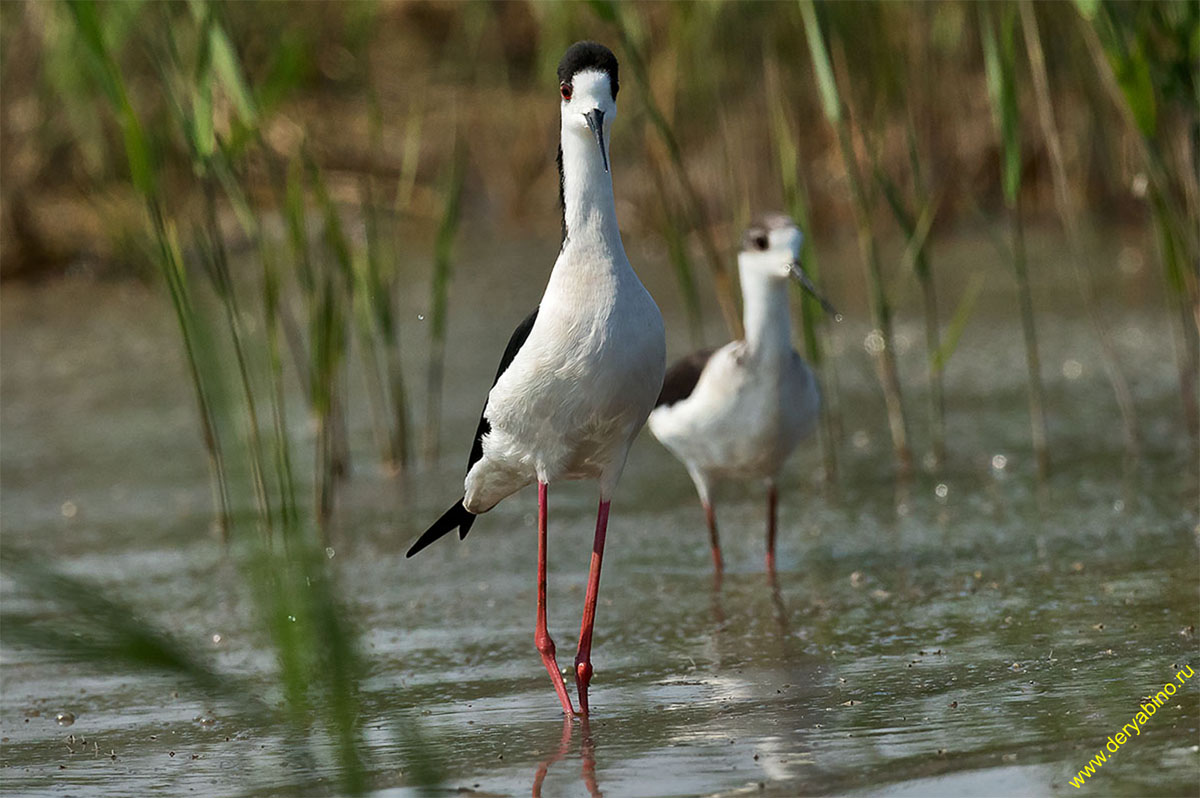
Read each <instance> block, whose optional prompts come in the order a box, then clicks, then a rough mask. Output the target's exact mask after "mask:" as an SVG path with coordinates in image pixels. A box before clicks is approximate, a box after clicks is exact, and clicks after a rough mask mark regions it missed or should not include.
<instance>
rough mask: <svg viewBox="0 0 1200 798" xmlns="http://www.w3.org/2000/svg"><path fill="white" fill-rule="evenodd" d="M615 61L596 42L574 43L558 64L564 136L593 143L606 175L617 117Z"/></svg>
mask: <svg viewBox="0 0 1200 798" xmlns="http://www.w3.org/2000/svg"><path fill="white" fill-rule="evenodd" d="M619 88H620V84H619V83H618V80H617V57H616V56H615V55H613V53H612V50H610V49H608V48H607V47H605V46H604V45H603V44H597V43H596V42H576V43H575V44H572V45H571V46H570V47H568V48H567V52H566V53H564V54H563V57H562V60H561V61H559V62H558V91H559V94H560V95H561V97H562V127H563V134H564V135H566V134H567V133H568V132H571V133H573V134H575V135H579V136H586V137H589V138H592V139H595V142H596V146H598V147H599V148H600V157H601V159H602V160H603V163H604V171H606V172H607V171H608V147H607V144H606V143H607V141H608V131H609V130H611V129H612V123H613V119H615V118H616V116H617V90H618V89H619Z"/></svg>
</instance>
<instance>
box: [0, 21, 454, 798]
mask: <svg viewBox="0 0 1200 798" xmlns="http://www.w3.org/2000/svg"><path fill="white" fill-rule="evenodd" d="M68 8H69V10H70V13H71V17H72V19H73V21H74V25H75V30H76V31H77V33H78V36H79V38H80V40H81V41H82V42H83V43H84V45H85V49H84V51H83V56H84V57H85V58H86V68H88V69H90V70H91V71H92V74H93V75H94V77H95V79H96V80H97V82H99V83H100V85H101V86H102V87H103V88H104V94H105V98H106V100H107V102H108V105H109V109H110V111H111V112H112V113H113V114H114V115H115V116H116V117H117V119H118V120H119V123H120V126H121V128H122V131H123V133H124V135H123V148H124V154H125V158H126V162H127V164H128V167H129V170H130V175H131V182H132V183H133V185H134V187H135V188H136V190H137V191H138V193H139V195H140V196H141V198H142V201H143V203H144V205H145V208H146V220H147V224H148V226H149V228H150V234H151V236H152V238H153V240H154V241H155V242H156V245H157V248H156V263H157V264H158V268H159V273H160V274H161V276H162V278H163V281H164V283H165V285H166V287H167V290H168V294H169V296H170V297H171V300H172V306H173V308H174V310H175V317H176V321H177V322H178V328H179V332H180V339H181V341H182V343H183V348H184V352H185V356H186V359H187V362H188V366H189V374H190V375H191V379H192V384H193V388H194V391H195V394H196V396H197V400H198V406H199V408H200V416H201V425H202V428H203V429H204V433H205V434H204V439H205V442H206V447H207V449H208V451H209V457H210V463H211V464H212V465H213V474H214V485H215V488H214V491H215V493H216V494H217V496H218V500H219V507H220V515H221V518H222V519H223V522H224V531H225V533H226V535H227V540H228V542H229V547H228V549H227V551H228V553H229V555H230V557H231V558H232V560H233V562H234V563H235V565H236V567H237V569H238V572H239V573H240V574H241V576H242V588H243V590H244V592H245V595H246V597H247V598H248V600H249V601H250V604H251V606H252V607H253V608H254V611H255V615H256V617H257V621H258V623H259V625H260V629H261V630H262V632H263V636H264V639H267V640H269V641H270V649H271V650H272V652H273V653H274V656H275V663H276V678H277V683H278V685H279V687H280V688H281V690H282V693H283V696H284V700H283V703H282V707H281V708H280V709H281V711H276V710H275V708H272V707H269V706H268V705H267V703H266V702H265V701H264V700H263V699H262V698H261V693H260V692H259V691H258V690H256V689H255V688H252V687H250V686H249V683H248V682H247V681H246V680H245V679H244V678H243V677H241V676H238V675H233V674H228V673H221V672H218V671H217V670H216V669H214V667H213V666H212V665H211V664H210V663H209V662H208V661H207V658H206V657H204V656H203V655H201V654H199V653H198V652H196V651H194V650H191V649H190V648H189V647H188V646H186V645H184V644H183V643H181V642H180V641H179V639H178V638H177V637H176V636H175V635H173V634H172V633H170V632H168V631H166V630H164V629H162V628H161V627H159V626H157V625H156V624H154V623H153V622H151V621H147V620H144V619H141V618H139V616H138V613H137V612H136V611H135V608H134V607H132V606H131V605H130V604H129V603H128V602H125V601H123V600H122V599H120V598H119V597H114V596H113V595H112V592H111V591H109V590H106V589H104V588H101V587H99V586H96V585H93V584H91V583H89V582H87V581H85V580H80V579H76V578H71V577H67V576H64V575H62V574H60V573H58V572H56V571H55V570H54V568H53V567H51V566H48V565H46V564H44V563H40V562H38V561H36V560H35V559H33V558H31V557H29V556H26V555H22V554H20V553H14V552H13V551H12V549H11V547H6V549H5V551H4V558H3V563H2V565H3V568H4V571H5V573H6V575H7V576H8V577H10V578H12V579H13V580H15V582H16V583H17V584H18V585H19V586H20V587H21V589H22V590H24V591H25V592H26V593H27V594H28V595H29V596H30V597H31V598H34V599H36V600H37V601H39V602H40V604H41V605H43V606H44V605H46V604H49V605H52V606H54V607H55V608H56V609H57V612H56V613H55V614H53V615H52V616H51V618H50V619H49V620H46V619H44V618H43V619H39V620H37V621H36V622H35V620H34V619H33V617H32V616H29V615H24V614H20V613H19V612H18V613H12V612H8V611H6V613H5V617H4V619H3V624H2V627H0V628H2V629H3V631H4V635H5V642H6V643H9V642H12V643H13V644H16V645H23V646H32V647H35V648H37V649H40V650H41V651H43V652H44V653H45V654H46V655H48V656H52V657H56V658H60V659H65V660H69V661H83V662H87V663H89V664H92V665H94V666H97V667H104V668H109V669H118V670H122V669H138V670H152V671H157V672H161V673H165V674H168V675H173V676H176V677H179V678H182V679H184V680H185V681H188V682H190V683H191V684H192V685H194V686H195V687H196V688H197V689H199V690H201V691H204V692H206V693H208V694H210V695H212V696H215V697H220V698H222V699H224V700H228V701H230V702H231V703H233V704H235V705H236V706H237V707H238V710H237V711H240V712H244V713H248V714H249V715H252V716H253V717H254V719H255V720H254V721H253V722H255V723H258V724H261V725H263V726H273V725H275V724H276V723H277V722H279V723H282V725H283V728H284V731H285V733H286V734H287V735H288V737H289V740H290V742H291V744H292V746H291V747H293V748H294V749H295V750H297V751H300V752H301V758H302V759H303V760H304V761H305V762H311V763H316V764H317V765H318V766H320V767H324V766H328V767H330V768H332V769H333V771H334V772H335V773H336V781H337V784H338V789H339V791H340V792H342V793H345V794H352V795H357V794H362V793H363V792H364V791H365V789H366V785H367V780H366V778H367V777H366V774H367V764H366V761H365V759H364V755H363V751H364V747H363V740H362V722H363V712H364V708H363V705H362V701H361V698H360V689H361V687H360V685H361V681H362V678H363V676H364V673H365V669H364V665H363V661H362V658H361V654H360V651H359V644H358V641H357V633H356V630H355V629H354V625H353V623H352V622H351V621H350V619H349V612H348V611H347V609H346V607H345V606H344V604H343V602H342V600H341V599H340V598H339V595H338V588H337V581H336V577H335V575H334V573H333V572H332V571H331V567H330V564H329V560H328V558H327V557H326V555H325V543H324V529H325V527H326V524H327V521H328V515H329V512H330V506H331V504H332V500H331V496H330V495H329V494H330V493H331V492H332V486H331V475H332V469H331V468H330V464H329V460H330V453H331V451H332V449H333V447H334V443H333V432H332V430H333V427H334V418H333V417H334V414H335V413H336V412H337V407H338V405H339V402H341V401H342V399H341V398H340V370H341V366H342V361H343V359H344V352H345V335H346V330H347V322H346V319H345V314H346V309H347V307H348V303H349V299H350V296H351V295H352V292H353V290H354V286H353V274H352V263H351V254H350V245H349V242H348V240H347V238H346V236H345V234H344V233H343V231H342V229H341V224H340V220H339V218H338V214H337V212H336V208H335V207H334V206H333V204H332V201H331V200H330V198H329V195H328V192H327V190H326V189H325V187H324V184H323V181H322V179H321V176H320V174H319V171H318V170H316V169H315V166H314V165H313V164H312V163H311V162H310V163H309V170H310V174H309V178H310V180H311V182H312V184H313V186H314V188H315V193H316V194H317V197H318V200H319V204H320V206H321V209H322V212H323V215H324V221H325V241H326V245H327V246H328V248H329V249H330V251H331V252H332V258H331V261H330V262H325V263H322V264H321V265H319V266H318V264H317V263H316V262H313V261H310V260H309V258H308V245H307V240H306V230H305V227H304V224H303V218H304V217H303V213H302V212H301V209H300V206H301V205H302V203H299V202H294V203H292V204H293V207H292V209H291V210H292V215H294V216H296V219H295V220H294V223H293V226H292V230H291V237H292V239H293V250H292V251H293V253H294V254H298V255H301V256H302V257H299V258H297V261H296V265H297V267H298V268H297V273H298V275H299V277H300V282H301V283H303V284H304V285H305V287H306V288H309V289H311V290H310V291H309V292H308V293H309V294H310V298H311V300H312V301H311V308H310V309H311V314H310V330H309V332H310V334H311V348H310V352H311V354H312V357H311V360H310V362H309V363H308V367H309V369H310V370H309V372H308V373H307V375H306V376H307V377H308V379H309V392H310V396H311V398H312V401H313V403H314V406H315V408H316V410H317V412H318V418H319V421H320V424H321V429H320V430H319V431H318V435H317V440H316V443H315V446H314V448H315V449H316V452H317V458H316V459H317V461H318V473H317V481H316V483H315V484H314V489H313V491H312V492H313V493H314V494H315V496H316V499H315V502H314V505H313V507H314V509H313V512H312V513H311V514H310V513H306V512H304V511H303V509H302V507H301V503H300V500H299V497H300V496H302V495H303V493H304V491H303V490H302V489H300V488H299V487H298V486H297V485H296V482H295V477H294V475H293V470H292V465H291V449H292V446H293V444H292V441H291V437H290V431H289V426H288V423H287V417H286V412H285V404H284V391H283V385H282V381H283V362H282V354H281V329H280V327H281V313H280V309H281V307H282V306H283V302H284V298H283V290H282V287H283V280H282V278H281V274H280V265H281V264H280V262H279V261H278V259H277V257H276V256H275V254H274V252H273V250H272V248H271V247H270V246H269V245H268V243H267V241H266V238H265V236H264V235H263V232H262V230H261V228H260V227H259V225H258V223H257V221H256V217H255V213H254V211H253V210H252V209H251V207H250V205H249V202H248V200H247V196H246V194H245V192H244V191H243V189H242V187H241V185H240V183H239V172H240V171H241V169H242V168H243V166H244V163H243V162H242V161H241V160H240V158H241V157H244V156H245V154H246V151H245V149H244V147H246V146H253V142H255V141H256V140H257V137H256V136H255V134H254V130H253V128H254V127H255V125H256V124H257V118H256V114H255V111H254V106H253V101H252V99H251V93H250V90H249V89H248V87H247V85H246V83H245V81H244V78H243V76H242V73H241V69H240V66H239V65H238V63H237V59H236V56H235V55H234V53H233V50H232V47H231V46H230V45H229V42H228V37H227V36H226V34H225V33H224V30H223V28H222V26H221V22H220V20H219V17H218V14H217V13H216V11H215V9H214V8H213V7H211V6H208V5H207V4H203V3H194V4H192V5H191V6H190V7H189V10H190V12H191V22H190V24H188V23H187V22H185V21H183V20H181V19H180V16H179V15H178V14H174V15H172V13H171V12H166V16H165V24H166V25H167V26H168V27H169V28H171V29H170V30H167V31H165V37H166V38H165V40H161V39H157V38H155V33H156V32H162V31H161V29H157V30H156V29H154V28H151V29H149V30H147V31H144V32H143V33H142V34H141V35H142V37H143V38H144V39H145V41H146V42H147V44H148V47H149V49H150V52H151V53H152V54H153V57H154V58H156V59H157V63H158V67H159V74H160V76H161V80H162V85H161V90H162V93H163V96H164V97H165V98H166V100H167V102H168V103H169V105H170V108H171V113H170V119H171V120H172V121H173V123H174V125H175V129H174V130H173V131H171V133H172V135H177V136H179V137H180V139H182V140H183V142H184V143H185V147H186V148H187V151H188V152H189V153H190V155H191V157H192V159H193V162H194V166H195V174H196V179H197V180H198V181H199V182H200V184H201V190H202V193H203V197H204V206H203V208H202V212H201V216H200V219H199V220H196V221H194V222H189V220H188V219H187V218H186V217H185V216H183V215H182V214H180V215H178V216H177V213H176V211H175V210H173V208H172V204H171V203H170V202H169V201H168V199H167V196H166V195H165V194H164V192H163V191H162V188H161V185H162V179H161V178H162V174H161V170H160V166H159V162H158V159H157V156H156V152H155V150H154V148H153V147H152V146H151V145H150V142H149V138H148V137H147V136H146V134H145V126H144V124H143V123H142V120H141V118H140V116H139V115H138V113H137V111H136V110H135V109H134V107H133V104H132V103H131V102H130V99H129V91H128V88H127V84H126V82H125V80H124V78H123V75H122V73H121V70H120V68H119V66H118V64H117V61H116V59H115V58H114V57H113V55H112V51H111V47H110V45H109V44H108V41H107V36H106V32H105V24H104V23H105V17H104V9H105V8H106V7H103V6H97V5H95V4H93V3H91V2H86V0H77V1H76V2H72V3H71V4H70V5H69V6H68ZM175 27H178V29H179V31H180V35H178V36H177V35H176V32H175ZM218 92H220V93H221V94H222V95H224V96H225V98H226V99H228V100H229V101H230V102H231V103H232V105H233V106H234V107H235V108H236V109H237V114H238V118H237V122H236V124H235V125H234V126H233V127H232V129H231V130H230V131H228V132H227V133H221V132H218V131H217V130H216V129H214V127H213V126H212V124H211V122H212V116H213V114H212V104H213V101H214V97H215V96H216V95H217V94H218ZM292 174H293V176H296V175H298V174H300V169H299V167H298V166H297V167H296V168H293V170H292ZM297 191H298V190H297ZM296 193H297V192H296V191H294V192H293V194H296ZM221 207H228V208H231V209H232V210H233V211H234V215H235V216H236V217H237V218H238V219H239V221H240V223H241V225H242V226H243V228H244V229H245V231H246V232H247V233H248V234H249V235H250V237H251V240H252V241H253V242H254V243H255V245H256V246H255V255H256V257H257V258H258V259H259V261H260V264H259V265H260V269H259V272H258V276H259V284H258V285H257V286H256V285H254V282H255V281H253V280H246V279H240V278H239V276H238V275H235V273H234V269H233V268H232V266H231V263H230V256H229V254H228V252H227V250H226V244H225V236H224V234H223V232H222V229H221V224H220V220H219V208H221ZM181 226H182V227H185V228H186V227H191V228H192V235H193V237H194V240H195V241H196V246H195V248H194V252H195V253H196V254H195V257H194V258H188V257H187V256H185V255H184V250H183V248H182V247H181V246H180V234H179V232H178V230H179V229H180V227H181ZM300 239H303V240H300ZM189 260H191V261H194V262H195V263H196V265H197V266H201V267H203V268H202V269H199V270H198V271H197V270H195V269H193V268H189ZM197 274H198V275H200V276H202V277H203V278H204V279H203V281H202V282H198V281H197ZM247 297H250V298H251V301H247ZM258 312H261V317H260V318H261V320H262V321H263V322H264V324H263V325H261V327H259V325H255V326H256V327H259V333H257V334H255V333H252V332H251V331H250V329H249V327H248V326H247V325H246V324H245V323H244V319H248V318H251V317H253V316H256V315H257V313H258ZM264 407H267V408H269V417H270V420H269V421H267V420H266V418H265V417H264V415H263V412H262V409H263V408H264ZM264 533H273V534H264ZM276 718H278V719H279V721H276V720H275V719H276ZM314 722H315V725H316V727H317V728H320V729H322V730H323V732H324V735H325V737H326V739H327V740H328V742H329V743H330V747H331V749H332V751H333V754H332V759H331V760H330V761H328V762H324V763H323V762H322V756H321V754H320V753H319V751H318V750H317V749H316V748H315V747H314V746H313V738H312V735H311V730H312V728H313V726H314ZM417 764H418V765H420V767H419V768H418V769H417V771H418V773H423V774H425V775H426V776H429V777H431V778H432V776H430V774H431V773H432V772H433V771H431V770H430V768H429V766H428V763H427V762H425V763H417ZM296 779H297V780H296V785H295V786H296V788H297V789H299V790H303V791H306V792H307V791H309V790H310V789H312V788H313V786H314V785H311V784H309V783H308V777H304V776H297V777H296ZM321 789H325V788H323V787H322V788H321Z"/></svg>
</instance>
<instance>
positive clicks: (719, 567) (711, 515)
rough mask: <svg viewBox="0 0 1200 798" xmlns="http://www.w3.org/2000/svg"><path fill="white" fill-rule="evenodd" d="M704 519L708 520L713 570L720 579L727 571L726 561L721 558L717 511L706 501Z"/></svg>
mask: <svg viewBox="0 0 1200 798" xmlns="http://www.w3.org/2000/svg"><path fill="white" fill-rule="evenodd" d="M704 520H705V521H707V522H708V543H709V545H710V546H712V560H713V571H714V575H715V576H716V578H717V579H718V580H719V579H720V578H721V574H722V573H724V571H725V562H724V560H723V559H722V558H721V539H720V537H719V536H718V535H717V513H716V511H715V510H713V506H712V504H710V503H709V502H704Z"/></svg>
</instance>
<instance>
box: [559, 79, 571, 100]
mask: <svg viewBox="0 0 1200 798" xmlns="http://www.w3.org/2000/svg"><path fill="white" fill-rule="evenodd" d="M558 90H559V91H560V92H562V98H563V99H564V100H569V99H571V84H570V83H560V84H559V86H558Z"/></svg>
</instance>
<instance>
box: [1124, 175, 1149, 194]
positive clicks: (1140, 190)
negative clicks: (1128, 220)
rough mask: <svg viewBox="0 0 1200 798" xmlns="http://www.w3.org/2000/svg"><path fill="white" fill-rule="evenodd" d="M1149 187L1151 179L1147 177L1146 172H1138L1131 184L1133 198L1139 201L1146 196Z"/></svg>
mask: <svg viewBox="0 0 1200 798" xmlns="http://www.w3.org/2000/svg"><path fill="white" fill-rule="evenodd" d="M1149 187H1150V178H1148V177H1146V173H1145V172H1138V173H1137V174H1136V175H1134V176H1133V180H1132V181H1130V183H1129V190H1130V191H1132V192H1133V196H1135V197H1137V198H1139V199H1141V198H1142V197H1145V196H1146V189H1148V188H1149Z"/></svg>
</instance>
